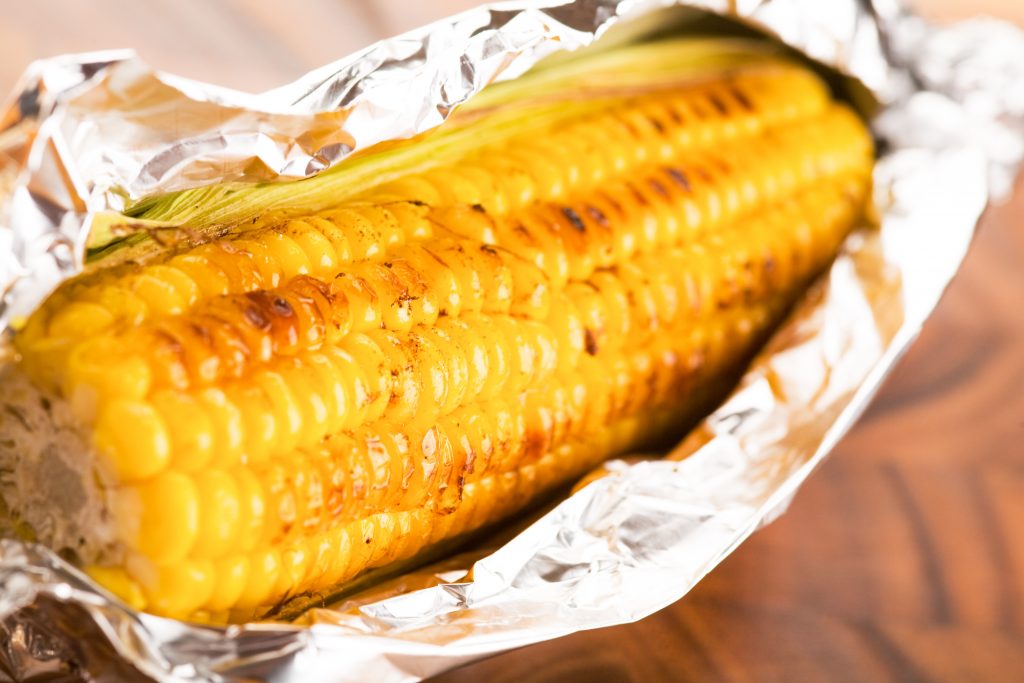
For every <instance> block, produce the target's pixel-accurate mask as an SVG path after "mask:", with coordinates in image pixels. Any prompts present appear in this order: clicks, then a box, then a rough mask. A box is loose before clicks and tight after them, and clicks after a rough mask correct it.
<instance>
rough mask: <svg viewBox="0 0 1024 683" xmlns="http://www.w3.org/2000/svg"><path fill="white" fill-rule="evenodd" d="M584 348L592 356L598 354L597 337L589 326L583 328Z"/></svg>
mask: <svg viewBox="0 0 1024 683" xmlns="http://www.w3.org/2000/svg"><path fill="white" fill-rule="evenodd" d="M583 348H584V349H585V350H586V352H587V353H588V354H590V355H591V356H596V355H597V337H596V336H595V335H594V331H593V330H592V329H590V328H589V327H587V328H585V329H584V330H583Z"/></svg>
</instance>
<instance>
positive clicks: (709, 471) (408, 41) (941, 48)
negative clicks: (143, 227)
mask: <svg viewBox="0 0 1024 683" xmlns="http://www.w3.org/2000/svg"><path fill="white" fill-rule="evenodd" d="M669 5H679V6H687V7H694V8H699V9H705V10H708V11H711V12H714V13H717V14H721V15H724V16H729V17H732V18H735V19H738V20H740V21H742V22H745V23H747V24H750V25H753V26H755V27H757V28H760V29H762V30H764V31H766V32H767V33H769V34H771V35H774V36H776V37H778V38H779V39H780V40H782V41H783V42H785V43H787V44H789V45H790V46H792V47H794V48H796V49H798V50H801V51H803V52H804V53H805V54H807V55H808V56H810V57H812V58H814V59H816V60H818V61H819V62H821V63H822V64H824V65H826V66H828V67H831V68H833V69H835V70H837V71H839V72H840V73H842V74H845V75H846V76H848V77H849V78H851V79H855V80H857V81H858V82H860V83H861V84H862V85H864V86H865V87H866V88H867V89H868V90H869V91H870V92H871V93H872V94H873V95H874V96H875V98H876V99H877V100H878V101H879V102H880V103H881V104H882V105H883V107H882V110H881V113H880V114H879V116H878V117H877V118H876V120H875V124H874V125H875V130H876V133H877V135H878V136H879V138H880V140H881V141H882V143H883V144H882V146H881V149H882V150H883V155H882V156H881V158H880V160H879V163H878V165H877V167H876V171H875V192H876V196H875V205H876V209H877V215H878V219H879V220H878V222H879V227H878V228H877V229H876V228H868V227H865V229H863V230H861V231H858V232H857V233H855V234H854V235H853V236H852V237H851V238H850V239H849V240H848V242H847V244H846V245H845V247H844V250H843V253H842V254H841V255H840V257H839V258H838V259H837V260H836V262H835V264H834V265H833V266H832V268H831V269H830V271H829V272H828V274H827V275H826V276H825V277H823V278H822V280H821V281H820V282H819V283H817V284H816V285H815V287H813V288H812V289H811V291H809V292H808V293H807V295H806V297H805V299H804V301H803V302H802V303H801V304H800V305H799V306H798V307H797V309H796V310H795V312H794V314H793V316H792V317H791V319H790V320H789V321H788V322H787V323H786V325H785V326H784V327H783V328H782V329H780V330H779V331H778V333H777V334H776V335H775V336H774V337H773V339H772V341H771V342H770V343H769V345H768V346H767V347H766V348H765V349H764V351H763V352H762V353H761V354H760V356H759V358H758V359H757V361H756V362H755V363H754V365H753V366H752V367H751V369H750V370H749V372H748V373H747V374H746V376H745V377H744V379H743V381H742V383H741V385H740V386H739V387H738V388H737V390H736V391H735V392H734V394H733V395H732V396H731V398H730V399H729V400H728V401H727V402H726V403H725V404H723V405H722V406H721V407H720V408H719V409H718V410H717V411H715V412H714V413H713V414H712V415H711V416H709V417H708V418H707V419H706V420H705V421H704V423H703V424H702V425H701V427H700V428H699V429H698V430H696V431H695V432H694V433H693V434H691V435H690V437H689V438H688V439H687V440H686V441H685V442H684V443H683V444H681V445H680V446H679V447H678V448H677V449H676V451H674V452H673V453H672V454H671V455H670V456H669V457H668V458H667V459H664V460H658V461H644V462H640V463H638V464H633V465H627V464H626V463H624V462H617V463H611V464H610V465H609V466H608V471H609V474H608V476H605V477H603V478H600V479H597V480H596V481H594V482H592V483H590V484H589V485H588V486H586V487H585V488H583V489H582V490H580V491H578V492H576V493H575V494H574V495H572V496H570V497H569V498H568V499H566V500H565V501H563V502H562V503H560V504H559V505H557V506H556V507H555V508H554V509H553V510H551V511H550V512H549V513H547V514H546V515H544V516H543V517H541V518H540V519H539V520H537V521H535V522H534V523H532V524H531V525H529V526H528V527H527V528H526V529H525V530H524V531H522V532H521V533H520V534H519V535H517V536H515V537H514V538H513V539H512V540H511V541H509V542H507V543H505V544H504V545H502V546H501V547H500V548H498V549H497V550H496V551H494V552H492V553H490V554H489V555H487V556H486V557H482V558H480V559H478V560H476V561H475V562H473V561H472V560H473V559H475V558H470V559H469V560H466V561H464V562H460V561H459V559H460V558H455V559H453V560H449V561H448V562H446V563H444V564H443V565H442V566H439V567H434V568H428V569H426V570H422V571H419V572H415V573H413V574H410V575H408V576H406V577H403V578H401V579H399V580H398V581H396V582H391V583H389V584H386V585H384V586H381V587H380V588H378V589H376V590H375V591H371V592H370V593H369V594H367V595H363V596H360V598H359V599H358V600H356V601H349V602H347V603H345V604H343V605H336V606H330V607H327V608H319V609H313V610H310V611H309V612H308V613H307V614H306V615H304V616H303V617H302V619H301V620H299V621H298V622H296V623H294V624H251V625H245V626H235V627H229V628H226V629H223V628H208V627H199V626H195V625H190V624H186V623H183V622H178V621H173V620H168V619H163V618H159V617H155V616H152V615H149V614H145V613H138V612H135V611H133V610H131V609H130V608H128V607H127V606H125V605H124V604H122V603H120V602H119V601H118V600H116V599H115V598H113V597H112V596H110V595H109V594H107V593H106V592H105V591H103V590H102V589H100V588H99V587H97V586H96V585H95V584H93V583H92V582H91V581H90V580H89V579H88V578H87V577H85V576H84V575H82V574H81V573H80V572H78V571H77V570H75V569H74V568H72V567H71V566H69V565H68V564H67V563H65V562H63V561H62V560H61V559H60V558H58V557H56V556H55V555H53V554H52V553H50V552H49V551H47V550H46V549H44V548H40V547H38V546H34V545H30V544H24V543H20V542H17V541H10V540H5V541H0V629H2V632H3V634H4V638H3V639H2V640H0V678H2V677H4V676H6V677H7V678H9V679H11V680H19V681H21V680H25V681H32V680H38V681H42V680H55V679H61V680H63V679H65V678H70V679H75V678H81V679H85V680H125V679H130V678H137V677H148V678H151V679H154V680H158V681H243V680H244V681H250V680H268V681H280V682H284V681H303V682H319V681H323V682H325V683H326V682H328V681H332V682H333V681H338V682H340V681H364V680H373V681H382V682H396V683H397V682H399V681H415V680H420V679H422V678H425V677H427V676H429V675H432V674H435V673H438V672H441V671H445V670H448V669H451V668H454V667H456V666H459V665H461V664H464V663H467V662H470V661H473V660H475V659H479V658H481V657H485V656H488V655H490V654H494V653H498V652H502V651H506V650H509V649H512V648H516V647H521V646H523V645H528V644H531V643H537V642H541V641H544V640H549V639H552V638H557V637H560V636H563V635H566V634H569V633H572V632H574V631H578V630H581V629H589V628H598V627H601V626H609V625H613V624H621V623H626V622H630V621H634V620H637V619H640V618H642V617H644V616H646V615H648V614H650V613H652V612H654V611H656V610H658V609H660V608H662V607H665V606H666V605H668V604H671V603H672V602H674V601H676V600H678V599H679V598H680V597H682V596H683V595H684V594H685V593H686V592H687V591H688V590H690V588H692V587H693V586H694V585H695V584H696V583H697V582H698V581H699V580H700V579H701V578H702V577H703V576H704V575H705V574H706V573H707V572H709V571H711V569H713V568H714V567H715V565H717V564H718V562H720V561H721V560H722V559H723V558H724V557H725V556H726V555H728V554H729V553H730V552H731V551H732V550H733V549H735V548H736V547H737V546H738V545H739V544H740V543H741V542H742V541H743V540H744V539H745V538H746V537H747V536H748V535H749V534H751V533H752V532H753V531H755V530H756V529H757V528H758V527H759V526H761V525H763V524H765V523H767V522H769V521H771V520H772V519H774V518H775V517H776V516H778V515H779V514H780V513H781V512H782V511H784V509H785V507H786V505H787V503H788V501H789V500H791V498H792V496H793V495H794V494H795V492H796V491H797V489H798V488H799V486H800V485H801V483H802V482H803V481H804V480H805V479H806V478H807V477H808V476H809V475H810V474H811V472H812V471H813V470H814V468H815V467H816V466H817V465H818V464H819V463H820V462H821V461H822V459H823V458H824V457H826V455H827V454H828V452H829V450H830V449H831V448H832V447H833V446H834V445H835V443H836V442H837V441H838V439H839V438H841V436H842V435H843V434H844V433H845V432H846V431H847V430H848V429H849V428H850V427H851V426H852V424H853V422H854V421H855V420H856V418H857V416H858V415H859V414H860V413H861V412H862V411H863V410H864V409H865V407H866V406H867V404H868V402H869V401H870V399H871V397H872V396H873V395H874V393H875V391H876V390H877V389H878V387H879V385H880V383H881V382H882V380H883V379H884V377H885V375H886V374H887V373H888V372H889V370H891V368H892V367H893V365H894V363H895V362H896V360H897V359H898V357H899V356H900V355H901V354H902V353H903V352H904V351H905V350H906V348H907V347H908V345H909V344H910V343H911V342H912V341H913V339H914V337H915V336H916V335H917V334H918V332H919V331H920V329H921V326H922V325H923V323H924V321H925V320H926V318H927V317H928V315H929V314H930V313H931V311H932V310H933V308H934V307H935V305H936V304H937V302H938V300H939V297H940V296H941V294H942V292H943V290H944V289H945V287H946V286H947V284H948V283H949V281H950V280H951V278H952V277H953V276H954V275H955V273H956V270H957V268H958V267H959V264H960V262H961V261H962V259H963V257H964V255H965V253H966V251H967V249H968V246H969V244H970V240H971V237H972V234H973V231H974V228H975V225H976V223H977V221H978V219H979V217H980V216H981V213H982V212H983V211H984V209H985V207H986V206H987V204H988V203H989V201H990V200H991V198H995V197H999V196H1002V195H1004V194H1005V193H1006V191H1007V190H1008V188H1009V186H1010V185H1009V183H1010V181H1011V180H1012V178H1013V176H1014V174H1015V173H1016V170H1017V168H1018V166H1019V164H1020V161H1021V158H1022V157H1024V135H1022V130H1024V101H1022V100H1021V93H1024V68H1022V67H1021V65H1022V64H1024V58H1022V56H1021V55H1024V34H1022V33H1021V32H1020V31H1019V30H1017V29H1015V28H1012V27H1010V26H1009V25H1007V24H1003V23H1000V22H995V21H991V20H989V21H977V22H969V23H965V24H958V25H953V26H949V27H944V28H941V29H940V28H936V27H933V26H930V25H928V24H926V23H925V22H923V21H922V20H921V19H920V18H918V17H917V16H916V15H914V14H913V13H911V12H910V11H908V9H907V8H906V7H904V6H903V4H902V3H901V2H898V1H897V0H873V1H872V2H858V1H857V0H834V1H833V2H829V3H821V2H816V1H815V0H739V1H733V2H725V1H724V0H723V1H721V2H718V1H715V0H696V1H694V2H671V1H670V0H660V1H652V2H644V1H642V0H641V1H634V0H618V1H617V0H579V1H577V2H564V1H559V0H554V1H548V2H518V3H507V4H504V5H501V6H493V7H481V8H477V9H475V10H472V11H470V12H467V13H464V14H461V15H457V16H455V17H452V18H449V19H446V20H443V21H441V22H438V23H436V24H433V25H431V26H428V27H426V28H423V29H420V30H418V31H413V32H411V33H409V34H406V35H404V36H400V37H398V38H395V39H391V40H388V41H383V42H381V43H377V44H375V45H373V46H371V47H369V48H367V49H365V50H363V51H361V52H359V53H356V54H355V55H352V56H351V57H348V58H346V59H343V60H341V61H339V62H336V63H335V64H331V65H328V66H326V67H324V68H322V69H319V70H317V71H315V72H313V73H311V74H309V75H307V76H306V77H304V78H302V79H300V80H299V81H297V82H296V83H294V84H291V85H289V86H285V87H283V88H280V89H277V90H274V91H271V92H268V93H264V94H261V95H248V94H244V93H238V92H233V91H229V90H225V89H222V88H216V87H213V86H210V85H207V84H202V83H197V82H194V81H188V80H185V79H181V78H177V77H174V76H171V75H168V74H162V73H158V72H154V71H152V70H151V69H149V68H148V67H147V66H145V65H144V64H142V63H141V62H140V61H139V60H138V59H137V58H136V57H135V56H134V55H132V54H130V53H124V52H119V53H99V54H92V55H77V56H72V57H62V58H57V59H52V60H47V61H44V62H40V63H37V64H34V65H33V66H32V67H31V68H30V69H29V71H28V72H27V74H26V76H25V78H24V79H23V82H22V84H21V86H19V89H18V91H17V92H16V93H15V96H14V98H13V99H12V101H11V104H10V105H9V107H8V109H7V110H6V112H4V114H3V117H2V118H0V292H2V294H3V303H2V308H0V326H6V325H8V324H9V323H10V322H11V321H12V320H14V319H16V318H17V316H20V315H24V314H26V313H28V312H30V311H31V310H32V308H33V307H34V306H35V305H37V303H38V302H39V301H40V300H41V299H42V298H43V297H44V296H45V295H46V294H47V293H48V292H49V291H51V290H52V289H53V288H54V287H55V286H56V285H57V284H58V283H59V282H60V281H62V280H63V279H66V278H68V277H70V276H71V275H73V274H74V273H76V272H78V270H79V269H80V268H81V264H82V257H83V252H84V244H85V238H86V235H87V233H88V230H89V226H90V221H91V218H92V216H93V215H95V214H96V212H99V211H106V210H119V209H121V208H123V207H124V206H125V205H126V203H128V202H130V201H133V200H135V199H138V198H140V197H145V196H148V195H150V194H152V193H157V192H166V191H170V190H174V189H183V188H189V187H199V186H202V185H204V184H207V183H211V182H222V181H228V180H231V181H240V182H249V181H266V180H281V181H285V180H288V179H295V178H301V177H306V176H309V175H312V174H315V173H317V172H319V171H321V170H323V169H325V168H328V167H330V166H332V165H334V164H336V163H339V162H342V161H343V160H344V159H345V158H346V157H347V156H348V155H349V154H351V153H352V152H353V151H356V150H358V149H362V148H364V147H366V146H369V145H371V144H373V143H374V142H377V141H380V140H385V139H397V138H402V137H409V136H411V135H414V134H416V133H418V132H421V131H423V130H426V129H429V128H431V127H433V126H436V125H438V124H439V123H441V122H442V121H443V120H444V118H445V117H446V116H447V115H448V113H449V112H450V111H451V110H452V108H454V107H455V106H457V105H458V104H459V103H461V102H465V101H466V100H468V99H469V98H471V97H472V96H473V95H474V94H475V93H476V92H478V91H479V90H480V89H482V88H483V87H484V86H485V85H487V84H488V83H490V82H493V81H495V80H500V79H505V78H513V77H515V76H517V75H519V74H521V73H523V72H524V71H525V70H527V69H528V68H529V67H530V66H532V65H533V64H535V63H536V62H537V61H538V60H539V59H541V58H543V57H545V56H547V55H549V54H552V53H554V52H557V51H560V50H567V49H576V48H578V47H582V46H584V45H587V44H589V43H590V42H592V41H593V40H594V39H595V38H597V37H600V36H601V35H602V34H603V33H604V32H605V31H606V30H607V29H608V27H609V26H611V25H612V24H613V23H615V22H617V21H622V20H630V19H637V18H643V17H648V18H649V17H650V16H653V13H654V12H657V11H659V10H660V9H661V8H663V7H666V6H669ZM1015 55H1016V57H1015ZM173 112H177V114H175V115H172V113H173ZM311 132H312V133H313V134H309V133H311ZM470 577H471V578H470Z"/></svg>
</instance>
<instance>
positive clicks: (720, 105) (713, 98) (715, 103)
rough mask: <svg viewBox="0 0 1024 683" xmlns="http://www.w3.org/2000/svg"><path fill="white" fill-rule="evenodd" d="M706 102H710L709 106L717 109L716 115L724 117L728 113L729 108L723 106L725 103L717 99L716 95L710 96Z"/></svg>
mask: <svg viewBox="0 0 1024 683" xmlns="http://www.w3.org/2000/svg"><path fill="white" fill-rule="evenodd" d="M708 101H709V102H711V106H713V107H714V108H715V109H717V110H718V113H719V114H721V115H722V116H725V115H727V114H728V113H729V108H728V107H727V106H725V102H723V101H722V100H721V99H720V98H719V97H718V95H710V96H709V97H708Z"/></svg>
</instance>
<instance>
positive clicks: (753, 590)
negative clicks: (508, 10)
mask: <svg viewBox="0 0 1024 683" xmlns="http://www.w3.org/2000/svg"><path fill="white" fill-rule="evenodd" d="M472 4H475V2H474V0H443V1H428V0H420V1H418V2H408V1H407V0H374V1H373V2H360V1H358V0H351V1H349V2H345V1H343V0H306V1H303V2H296V3H287V5H288V9H287V11H285V10H283V9H282V8H283V7H284V3H280V2H278V1H277V0H223V1H221V2H202V3H201V2H198V1H193V2H188V1H181V0H154V1H152V2H145V3H141V2H137V1H134V0H133V1H124V2H118V1H116V0H102V1H94V2H89V3H82V2H77V1H72V0H67V1H66V2H57V1H55V0H44V1H39V0H22V1H20V2H18V1H15V0H3V1H2V2H0V55H2V59H0V90H3V91H7V90H8V89H9V88H10V87H11V86H13V84H14V82H15V80H16V78H17V77H18V75H19V74H20V73H21V71H22V70H23V68H24V66H25V65H26V64H27V62H28V61H29V60H31V59H33V58H36V57H43V56H47V55H52V54H56V53H59V52H69V51H81V50H92V49H100V48H109V47H122V46H130V47H134V48H136V49H138V50H139V52H141V53H142V55H143V56H144V57H145V58H146V59H148V60H149V61H150V62H151V63H153V64H155V65H157V66H158V67H161V68H164V69H167V70H170V71H173V72H175V73H179V74H182V75H187V76H193V77H199V78H204V79H207V80H210V81H213V82H217V83H220V84H222V85H228V86H234V87H238V88H246V89H251V90H259V89H263V88H270V87H274V86H276V85H280V84H282V83H284V82H287V81H288V80H290V79H292V78H294V77H296V76H298V75H299V74H301V73H303V72H304V71H306V70H308V69H309V68H312V67H314V66H318V65H320V64H323V63H326V62H328V61H330V60H332V59H335V58H337V57H339V56H342V55H344V54H347V53H348V52H350V51H352V50H353V49H355V48H358V47H361V46H362V45H364V44H366V43H368V42H370V41H372V40H374V39H376V38H379V37H383V36H386V35H390V34H393V33H396V32H398V31H402V30H405V29H408V28H412V27H414V26H417V25H420V24H422V23H425V22H427V21H429V20H431V19H434V18H437V17H440V16H443V15H445V14H448V13H450V12H452V11H455V10H458V9H462V8H465V7H468V6H470V5H472ZM919 4H921V5H923V6H925V9H926V10H928V11H931V12H933V13H936V14H938V15H939V16H942V17H959V16H965V15H968V14H970V13H972V12H975V11H990V12H995V13H1002V14H1004V15H1005V16H1009V17H1012V18H1014V19H1017V20H1020V21H1024V3H1021V2H1019V0H975V1H972V2H968V1H967V0H928V1H927V2H921V3H919ZM1022 223H1024V183H1022V184H1021V185H1020V187H1019V188H1018V192H1017V195H1016V198H1015V199H1014V200H1013V201H1012V202H1011V203H1010V204H1008V205H1006V206H1003V207H1000V208H996V209H993V210H992V211H990V213H989V215H988V216H987V217H986V219H985V221H984V225H983V228H982V230H981V232H980V234H979V236H978V239H977V241H976V243H975V245H974V247H973V249H972V252H971V254H970V256H969V257H968V259H967V262H966V264H965V266H964V268H963V271H962V272H961V273H960V275H959V276H958V278H957V280H956V282H955V283H954V284H953V286H952V287H951V288H950V290H949V292H948V294H947V296H946V298H945V299H944V300H943V302H942V304H941V305H940V307H939V309H938V311H937V313H936V314H935V316H934V317H933V318H932V319H931V321H930V322H929V323H928V325H927V327H926V328H925V330H924V333H923V334H922V336H921V338H920V340H919V341H918V343H917V345H916V346H915V347H914V348H913V349H912V351H911V352H910V353H909V354H908V356H907V357H906V359H905V360H904V361H903V362H902V363H901V365H900V366H899V368H898V369H897V370H896V372H895V373H894V374H893V376H892V377H891V378H890V380H889V381H888V383H887V385H886V387H885V389H884V390H883V391H882V393H881V395H880V396H879V397H878V399H877V400H876V401H875V403H874V406H873V407H872V408H871V409H870V410H869V411H868V413H867V414H866V415H865V416H864V418H863V419H862V420H861V422H860V424H859V425H858V426H857V427H856V428H855V429H854V430H853V432H852V433H851V434H850V435H849V436H848V437H847V438H846V439H845V440H844V441H843V443H842V444H841V445H840V446H839V448H838V449H837V450H836V452H835V453H834V454H833V455H832V457H831V458H830V459H829V460H828V462H827V463H826V464H825V465H824V467H822V468H821V470H820V471H819V472H818V473H817V474H815V476H814V477H813V478H812V479H811V481H810V482H809V483H808V484H807V485H806V486H805V487H804V488H803V489H802V490H801V492H800V494H799V495H798V496H797V498H796V500H795V502H794V504H793V506H792V508H791V509H790V511H789V513H788V514H786V515H784V516H783V517H782V518H781V519H780V520H779V521H777V522H776V523H775V524H773V525H772V526H770V527H769V528H767V529H765V530H763V531H761V532H759V533H758V534H756V535H755V536H754V537H753V538H752V539H751V540H750V541H749V542H747V543H746V544H744V545H743V546H742V547H741V548H740V549H739V550H737V551H736V553H735V554H734V555H733V556H732V557H730V558H729V559H728V560H727V561H726V562H725V563H724V564H723V565H722V566H721V567H719V568H718V569H716V570H715V571H714V572H713V573H712V574H711V575H710V576H709V577H708V578H706V579H705V580H704V581H703V582H702V583H701V584H700V585H699V586H698V587H697V588H696V589H695V590H694V591H693V592H692V593H691V594H690V595H688V596H687V597H686V598H684V599H683V600H682V601H680V602H679V603H677V604H676V605H674V606H673V607H670V608H669V609H666V610H664V611H662V612H661V613H659V614H657V615H655V616H653V617H650V618H648V619H646V620H644V621H642V622H639V623H637V624H633V625H630V626H622V627H617V628H611V629H605V630H600V631H592V632H587V633H581V634H578V635H575V636H571V637H568V638H564V639H562V640H558V641H555V642H551V643H547V644H542V645H538V646H535V647H532V648H529V649H525V650H520V651H517V652H512V653H509V654H506V655H502V656H500V657H495V658H493V659H490V660H488V661H485V662H481V663H478V664H475V665H473V666H469V667H466V668H464V669H461V670H459V671H455V672H452V673H450V674H448V675H445V676H443V677H440V678H438V679H436V681H435V683H442V682H443V683H457V682H458V683H468V682H470V681H494V682H496V683H505V682H508V683H511V682H513V681H516V682H519V681H530V682H531V683H540V682H550V683H554V682H556V681H557V682H562V681H568V682H580V683H582V682H584V681H587V682H596V683H619V682H623V683H624V682H627V681H637V682H639V681H728V682H730V683H732V682H735V683H748V682H750V683H754V682H758V683H759V682H761V681H770V682H774V681H778V682H780V683H781V682H783V681H785V682H802V681H850V682H851V683H852V682H857V683H860V682H865V681H893V682H899V683H904V682H912V683H913V682H922V683H924V682H928V681H964V682H967V681H971V682H974V681H979V682H988V681H997V682H998V681H1008V682H1009V681H1024V391H1022V388H1024V225H1022Z"/></svg>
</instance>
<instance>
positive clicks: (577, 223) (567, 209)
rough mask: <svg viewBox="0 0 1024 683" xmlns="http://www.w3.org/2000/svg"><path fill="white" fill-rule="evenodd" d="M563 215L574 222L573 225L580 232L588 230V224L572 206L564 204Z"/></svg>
mask: <svg viewBox="0 0 1024 683" xmlns="http://www.w3.org/2000/svg"><path fill="white" fill-rule="evenodd" d="M562 215H564V216H565V217H566V218H568V219H569V222H570V223H572V227H574V228H576V229H577V230H579V231H580V232H586V231H587V226H586V224H585V223H584V222H583V219H582V218H580V215H579V214H578V213H576V212H575V211H574V210H573V208H572V207H571V206H563V207H562Z"/></svg>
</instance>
